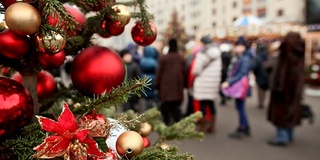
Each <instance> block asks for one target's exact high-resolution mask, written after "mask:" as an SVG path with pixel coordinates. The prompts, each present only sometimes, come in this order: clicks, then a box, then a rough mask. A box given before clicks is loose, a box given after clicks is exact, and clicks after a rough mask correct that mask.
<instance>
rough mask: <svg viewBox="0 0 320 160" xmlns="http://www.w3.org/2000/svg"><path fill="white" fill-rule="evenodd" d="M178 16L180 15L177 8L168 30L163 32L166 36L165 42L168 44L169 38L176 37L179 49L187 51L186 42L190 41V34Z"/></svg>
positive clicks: (173, 12) (172, 15)
mask: <svg viewBox="0 0 320 160" xmlns="http://www.w3.org/2000/svg"><path fill="white" fill-rule="evenodd" d="M178 18H179V15H178V12H177V10H173V11H172V14H171V20H170V22H169V24H168V27H167V29H166V32H164V33H162V34H163V37H165V42H164V44H168V42H169V40H170V39H172V38H174V39H176V40H177V41H178V47H179V50H180V51H185V44H186V43H187V42H188V36H187V34H186V32H185V29H184V27H183V25H182V23H181V22H180V21H179V19H178Z"/></svg>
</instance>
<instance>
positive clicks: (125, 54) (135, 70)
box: [120, 49, 141, 111]
mask: <svg viewBox="0 0 320 160" xmlns="http://www.w3.org/2000/svg"><path fill="white" fill-rule="evenodd" d="M120 56H121V58H122V60H123V62H124V64H125V67H126V77H125V79H126V80H127V79H135V78H139V77H140V76H141V70H140V67H139V65H138V64H137V63H136V62H134V61H133V59H132V58H133V56H132V54H131V53H130V51H129V50H126V49H125V50H122V51H120ZM138 101H139V97H138V96H136V95H131V96H130V97H129V99H128V102H127V103H125V104H124V105H123V111H126V110H129V109H132V110H134V111H137V109H136V107H135V105H136V104H137V103H138Z"/></svg>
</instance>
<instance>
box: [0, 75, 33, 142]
mask: <svg viewBox="0 0 320 160" xmlns="http://www.w3.org/2000/svg"><path fill="white" fill-rule="evenodd" d="M32 116H33V101H32V98H31V96H30V94H29V92H28V90H26V89H25V88H24V87H23V86H22V85H21V84H20V83H18V82H17V81H15V80H12V79H10V78H5V77H0V139H3V138H6V137H7V136H10V135H12V134H13V133H14V132H15V131H17V130H19V129H20V128H21V127H23V126H24V125H26V124H28V123H30V122H31V120H32Z"/></svg>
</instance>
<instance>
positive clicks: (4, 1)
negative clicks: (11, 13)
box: [0, 0, 35, 9]
mask: <svg viewBox="0 0 320 160" xmlns="http://www.w3.org/2000/svg"><path fill="white" fill-rule="evenodd" d="M34 1H35V0H23V2H26V3H32V2H34ZM16 2H17V0H1V1H0V3H2V5H3V7H4V8H6V9H7V8H8V7H9V6H10V5H11V4H13V3H16Z"/></svg>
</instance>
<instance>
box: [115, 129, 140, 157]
mask: <svg viewBox="0 0 320 160" xmlns="http://www.w3.org/2000/svg"><path fill="white" fill-rule="evenodd" d="M116 149H117V152H118V154H119V155H120V156H121V157H126V158H132V157H134V156H137V155H139V154H141V153H142V151H143V149H144V145H143V138H142V137H141V135H140V134H139V133H137V132H135V131H127V132H124V133H122V134H121V135H120V136H119V137H118V139H117V142H116Z"/></svg>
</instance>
